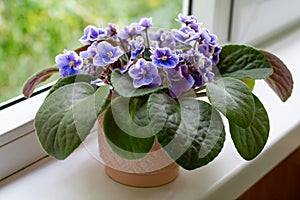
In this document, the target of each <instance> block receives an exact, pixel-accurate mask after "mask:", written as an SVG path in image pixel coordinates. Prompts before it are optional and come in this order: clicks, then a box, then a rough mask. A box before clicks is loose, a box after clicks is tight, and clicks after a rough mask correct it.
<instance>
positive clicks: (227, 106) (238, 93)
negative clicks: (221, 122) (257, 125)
mask: <svg viewBox="0 0 300 200" xmlns="http://www.w3.org/2000/svg"><path fill="white" fill-rule="evenodd" d="M206 90H207V96H208V99H209V101H210V102H211V104H212V105H213V106H214V107H215V108H217V109H218V110H219V111H220V112H222V113H223V114H224V115H225V116H226V117H227V118H228V119H229V120H230V121H232V122H234V123H236V124H237V125H239V126H241V127H244V128H246V127H248V126H249V125H250V123H251V122H252V120H253V118H254V106H255V105H254V99H253V96H252V93H251V91H250V89H249V88H248V86H247V85H246V84H245V83H243V82H242V81H240V80H237V79H234V78H229V77H227V78H222V79H219V80H217V81H215V82H214V83H208V84H207V87H206Z"/></svg>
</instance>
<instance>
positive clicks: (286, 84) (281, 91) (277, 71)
mask: <svg viewBox="0 0 300 200" xmlns="http://www.w3.org/2000/svg"><path fill="white" fill-rule="evenodd" d="M261 52H262V54H263V55H264V56H265V57H266V58H267V59H268V60H269V62H270V64H271V65H272V67H273V69H274V72H273V74H272V75H270V76H269V77H267V78H265V81H266V82H267V84H268V85H269V86H270V87H271V88H272V89H273V91H274V92H275V93H276V94H277V95H278V96H279V98H280V99H281V100H282V101H283V102H285V101H286V100H287V99H288V98H289V97H290V96H291V94H292V91H293V84H294V83H293V77H292V74H291V72H290V71H289V69H288V68H287V66H286V65H285V64H284V63H283V62H282V61H281V60H280V59H279V58H278V57H277V56H275V55H273V54H272V53H270V52H267V51H263V50H261Z"/></svg>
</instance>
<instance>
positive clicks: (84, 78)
mask: <svg viewBox="0 0 300 200" xmlns="http://www.w3.org/2000/svg"><path fill="white" fill-rule="evenodd" d="M94 80H96V77H95V76H91V75H88V74H76V75H72V76H67V77H65V78H60V79H58V81H57V82H56V83H55V84H54V85H53V86H52V87H51V90H50V91H49V93H48V96H49V95H50V94H52V93H53V92H54V91H55V90H57V89H58V88H60V87H62V86H65V85H68V84H73V83H77V82H84V83H90V82H91V81H94Z"/></svg>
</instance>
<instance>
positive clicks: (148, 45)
mask: <svg viewBox="0 0 300 200" xmlns="http://www.w3.org/2000/svg"><path fill="white" fill-rule="evenodd" d="M145 33H146V40H147V47H148V48H150V42H149V36H148V29H147V28H146V29H145Z"/></svg>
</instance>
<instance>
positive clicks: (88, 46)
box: [24, 14, 293, 186]
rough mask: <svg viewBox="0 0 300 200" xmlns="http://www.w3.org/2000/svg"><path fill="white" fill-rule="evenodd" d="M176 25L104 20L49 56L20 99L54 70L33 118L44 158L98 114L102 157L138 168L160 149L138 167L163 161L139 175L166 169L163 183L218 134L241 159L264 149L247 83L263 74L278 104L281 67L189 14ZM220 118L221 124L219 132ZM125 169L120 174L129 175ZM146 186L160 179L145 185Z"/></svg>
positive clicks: (265, 127) (69, 143) (57, 154)
mask: <svg viewBox="0 0 300 200" xmlns="http://www.w3.org/2000/svg"><path fill="white" fill-rule="evenodd" d="M176 21H178V22H179V23H181V24H182V27H181V28H179V29H172V30H164V29H155V30H154V29H153V27H152V19H151V18H142V19H141V20H140V21H139V22H135V23H132V24H130V25H129V26H126V27H124V28H123V29H120V30H118V29H117V28H116V26H115V25H113V24H108V26H107V27H102V26H101V27H96V26H92V25H89V26H87V27H86V28H85V29H84V35H83V36H82V37H81V38H80V42H81V43H82V44H83V46H82V47H80V48H78V49H76V50H74V51H72V50H71V51H69V50H64V51H63V53H62V54H59V55H57V56H56V58H55V61H56V66H55V67H51V68H49V69H46V70H42V71H41V72H39V73H37V74H35V75H34V76H33V77H31V78H30V79H29V80H28V82H27V83H26V84H25V86H24V95H25V96H26V97H29V96H30V95H31V93H32V91H33V90H34V88H35V86H36V85H37V84H38V83H40V82H42V81H44V80H46V79H47V78H48V77H50V76H51V75H52V74H53V73H56V72H59V73H60V76H61V78H60V79H59V80H57V82H56V83H55V84H54V85H53V86H52V88H51V90H50V91H49V94H48V96H47V97H46V99H45V100H44V102H43V104H42V105H41V107H40V109H39V111H38V112H37V114H36V117H35V128H36V132H37V135H38V138H39V141H40V143H41V146H42V147H43V148H44V150H45V151H46V152H47V153H48V154H49V155H50V156H53V157H54V158H56V159H60V160H62V159H65V158H67V157H68V156H69V155H70V154H71V153H72V152H73V151H74V150H75V149H76V148H77V147H78V146H79V145H80V144H81V143H82V142H83V141H84V139H85V138H86V137H87V136H88V135H89V133H90V131H91V129H92V128H93V126H94V125H95V123H96V122H97V119H98V121H99V122H100V128H99V129H100V130H101V131H100V132H101V133H99V144H100V149H101V146H102V147H104V146H107V147H108V148H109V149H110V150H109V151H106V152H109V153H108V154H106V156H104V157H116V156H117V157H119V158H120V159H122V161H117V163H121V165H123V166H125V165H127V164H126V160H128V161H130V162H131V161H132V162H133V163H134V164H133V165H139V166H142V165H143V164H142V163H140V161H141V160H143V159H144V158H145V157H147V156H149V155H151V154H152V153H153V152H156V151H157V150H159V151H161V152H162V154H159V155H158V156H156V157H155V156H154V157H153V158H154V159H152V160H151V161H148V164H145V165H146V166H148V165H150V164H149V163H153V162H155V160H157V161H158V162H159V163H163V161H166V162H165V163H166V164H163V165H164V166H160V167H158V168H155V169H153V170H150V171H149V170H148V171H147V172H146V178H147V177H148V178H149V177H151V175H153V174H155V173H154V172H157V171H162V170H161V169H165V168H171V169H173V172H171V174H169V175H168V177H169V178H167V180H165V182H164V183H166V182H168V181H171V180H173V179H174V178H175V177H176V176H177V173H178V166H180V167H181V168H184V169H186V170H194V169H197V168H200V167H202V166H204V165H206V164H208V163H209V162H211V161H212V160H213V159H214V158H216V157H217V156H218V154H219V153H220V152H221V150H222V147H223V144H224V141H225V135H226V134H230V135H231V138H232V140H233V142H234V145H235V148H236V150H237V151H238V153H239V154H240V155H241V157H242V158H244V159H246V160H251V159H254V158H255V157H256V156H257V155H258V154H259V153H260V152H261V151H262V150H263V148H264V146H265V144H266V142H267V139H268V135H269V119H268V114H267V111H266V110H265V108H264V106H263V104H262V103H261V101H260V100H259V98H258V97H257V96H256V95H255V94H253V93H252V88H253V85H254V82H255V80H257V79H263V80H265V81H266V82H267V84H268V85H269V86H270V87H271V88H272V89H273V90H274V91H275V93H276V94H277V95H278V96H279V97H280V99H281V100H282V101H286V100H287V99H288V98H289V97H290V95H291V93H292V88H293V80H292V76H291V73H290V72H289V70H288V68H287V67H286V66H285V65H284V63H283V62H282V61H281V60H280V59H279V58H278V57H276V56H275V55H274V54H272V53H270V52H267V51H264V50H259V49H256V48H254V47H251V46H249V45H242V44H226V45H223V46H221V45H219V44H218V42H217V36H215V35H213V34H212V33H210V32H209V30H208V29H206V28H205V27H203V26H202V24H201V23H199V22H198V20H197V19H196V17H194V16H184V15H182V14H179V15H178V18H177V19H176ZM224 123H228V124H229V132H228V133H226V132H225V129H224ZM104 141H105V144H103V142H104ZM104 151H105V150H104ZM112 154H114V156H110V155H112ZM160 155H161V156H160ZM150 157H151V156H150ZM160 158H161V159H160ZM124 160H125V161H124ZM124 162H125V164H124ZM108 163H109V162H108ZM122 163H123V164H122ZM170 166H171V167H170ZM114 167H115V165H112V166H108V168H107V169H112V168H114ZM117 170H118V171H122V170H120V169H117ZM127 170H128V171H127V172H130V173H129V174H126V175H125V176H129V175H130V174H134V173H135V172H132V171H130V169H127ZM112 171H114V172H116V170H114V169H112ZM124 171H126V170H124ZM163 171H164V170H163ZM107 173H108V174H109V175H110V176H112V177H113V178H115V179H118V177H122V175H120V174H117V175H115V176H114V175H111V174H110V173H111V171H110V170H107ZM117 173H118V172H117ZM139 173H140V172H139ZM159 176H160V175H159ZM142 178H145V177H144V176H142ZM118 181H121V182H122V180H118ZM140 182H145V181H144V179H143V180H142V181H140ZM125 184H131V183H126V182H125ZM133 185H135V183H133ZM155 185H159V183H156V182H155V183H151V184H148V185H147V184H146V185H144V186H155Z"/></svg>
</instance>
